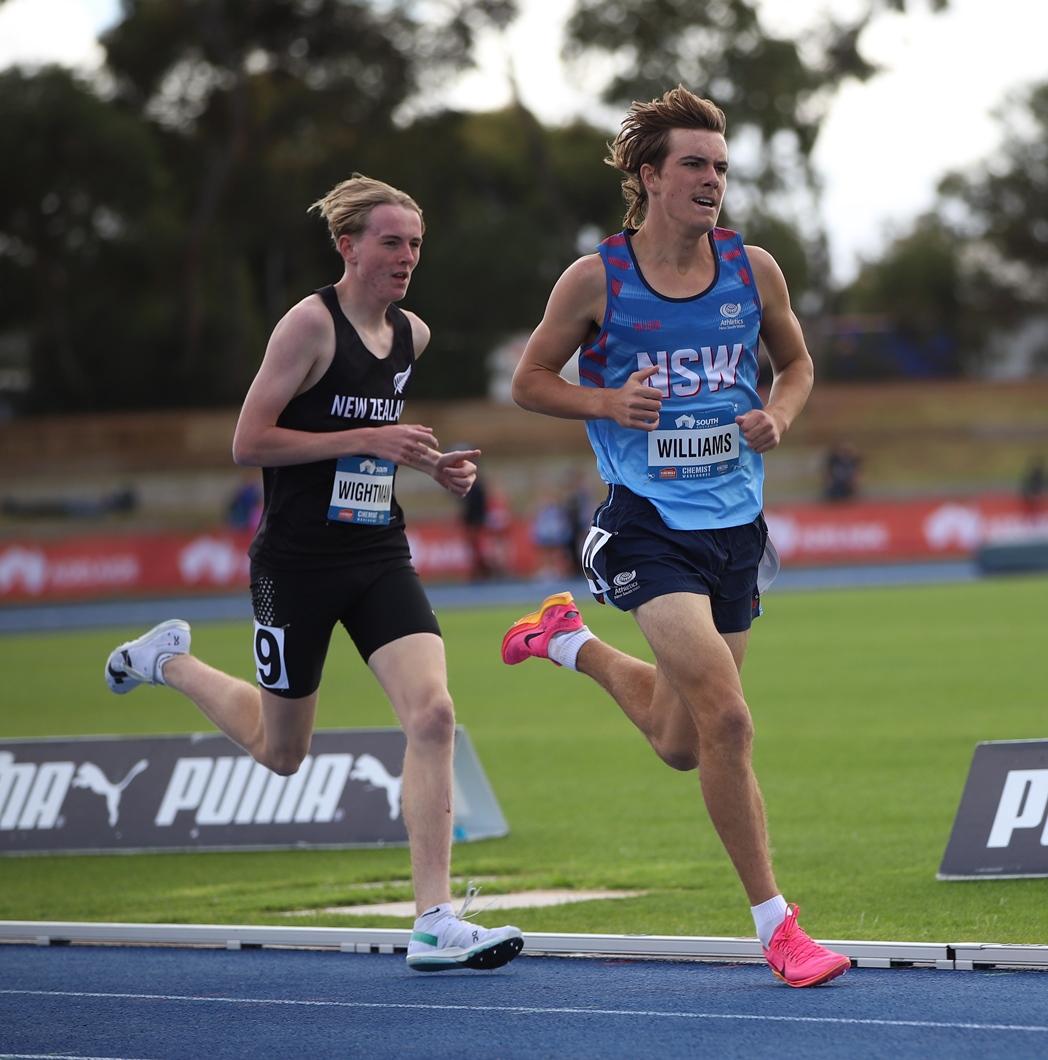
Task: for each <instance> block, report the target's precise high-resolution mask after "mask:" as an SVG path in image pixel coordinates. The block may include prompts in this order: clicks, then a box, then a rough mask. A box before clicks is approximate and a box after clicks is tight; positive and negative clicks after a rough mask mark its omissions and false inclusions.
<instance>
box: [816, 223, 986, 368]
mask: <svg viewBox="0 0 1048 1060" xmlns="http://www.w3.org/2000/svg"><path fill="white" fill-rule="evenodd" d="M968 290H969V283H968V281H967V277H966V275H965V271H964V268H963V244H962V241H961V240H959V239H958V238H957V236H956V235H955V233H953V232H951V231H950V230H949V229H948V228H947V227H945V226H944V225H943V223H942V221H941V220H940V219H939V218H938V217H936V216H935V215H934V214H928V215H925V216H924V217H922V218H920V219H919V220H918V222H917V224H916V225H915V227H914V230H913V231H912V232H910V233H909V234H907V235H905V236H902V237H900V238H898V239H896V240H895V241H894V242H893V243H892V245H891V246H890V247H889V248H888V250H887V251H886V252H885V254H884V255H883V256H882V257H880V258H878V259H877V260H876V261H872V262H866V263H864V264H863V266H862V268H861V269H860V271H859V275H858V277H857V278H856V279H855V280H854V282H853V283H851V284H850V285H849V286H848V287H847V288H845V290H843V291H842V292H840V294H839V296H838V298H837V299H836V304H837V309H838V311H839V313H841V314H842V315H843V317H844V322H843V323H844V326H841V327H838V328H837V329H836V331H837V333H838V338H839V339H840V338H841V337H842V336H843V337H844V339H845V340H846V342H847V344H846V345H843V346H842V347H841V349H843V350H844V351H846V352H847V354H848V356H846V357H844V358H843V359H841V358H840V357H835V356H834V355H835V353H840V352H841V349H838V350H836V351H835V350H834V349H833V348H832V347H831V348H830V350H829V351H828V353H827V358H828V360H827V363H825V364H824V366H823V367H824V374H825V375H826V376H827V377H829V378H853V379H858V378H871V377H880V376H898V375H931V376H953V375H957V374H958V373H959V372H960V371H961V370H962V368H963V367H964V366H966V365H969V366H970V365H971V364H973V363H974V362H975V361H976V360H977V359H978V356H979V351H980V350H981V348H982V339H983V335H984V331H983V327H982V324H981V321H980V320H979V316H978V313H977V312H974V311H973V310H972V309H971V308H970V302H969V300H968V297H967V293H968ZM838 323H839V324H840V323H841V321H840V320H838ZM861 349H865V350H866V353H867V356H866V357H865V358H863V357H862V356H861V355H860V352H859V351H860V350H861Z"/></svg>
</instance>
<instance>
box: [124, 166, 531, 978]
mask: <svg viewBox="0 0 1048 1060" xmlns="http://www.w3.org/2000/svg"><path fill="white" fill-rule="evenodd" d="M312 209H315V210H317V211H318V212H319V213H320V214H321V215H322V216H323V217H324V219H325V220H326V221H327V223H328V228H329V231H330V233H331V238H332V241H333V242H334V244H335V248H336V250H337V251H338V253H339V255H340V256H341V258H342V261H343V264H344V271H343V275H342V278H341V279H340V280H339V281H338V282H337V283H335V284H333V285H332V286H329V287H324V288H322V289H321V290H319V291H315V292H314V293H313V294H311V295H309V296H308V297H306V298H304V299H303V300H302V301H301V302H299V303H298V304H297V305H295V306H293V307H292V308H291V310H290V311H289V312H288V313H287V314H286V315H285V316H284V317H283V319H281V320H280V321H279V322H278V323H277V326H276V328H275V329H274V331H273V335H272V337H271V338H270V341H269V345H268V347H267V349H266V354H265V357H264V358H263V361H262V365H261V367H260V368H259V370H258V374H257V375H256V376H255V379H254V382H253V383H252V384H251V387H250V389H249V390H248V394H247V398H246V399H245V401H244V406H243V409H242V410H241V412H240V419H239V421H238V422H237V427H236V434H235V436H234V439H233V457H234V460H235V461H236V463H238V464H241V465H248V466H255V467H261V468H262V469H263V472H262V474H263V483H264V490H265V508H264V511H263V514H262V520H261V523H260V524H259V528H258V531H257V533H256V535H255V538H254V540H253V542H252V544H251V548H250V556H251V595H252V601H253V604H254V612H255V637H254V643H255V662H256V665H257V684H258V687H255V686H253V685H249V684H247V683H246V682H244V681H241V680H238V679H236V678H233V677H230V676H229V675H228V674H224V673H221V672H220V671H218V670H215V669H213V668H212V667H210V666H207V665H206V664H205V663H203V662H201V661H200V660H199V659H197V658H195V657H194V656H192V655H190V654H189V647H190V629H189V626H188V625H187V624H186V623H185V622H183V621H182V620H180V619H171V620H169V621H167V622H163V623H161V624H160V625H159V626H156V627H155V628H154V629H152V630H150V631H149V632H147V633H145V634H144V635H143V636H141V637H139V638H137V639H136V640H132V641H128V642H127V643H125V644H121V645H120V646H119V647H117V648H116V649H114V651H113V652H112V653H111V654H110V656H109V659H108V661H107V664H106V682H107V683H108V685H109V687H110V688H111V689H112V691H114V692H116V693H118V694H123V693H126V692H129V691H131V689H133V688H136V687H137V686H138V685H140V684H153V685H157V684H163V685H168V686H170V687H171V688H174V689H177V690H178V691H179V692H182V693H184V694H185V695H187V696H188V697H189V698H190V699H191V700H192V701H193V702H194V703H195V704H196V705H197V706H198V707H199V708H200V709H201V710H202V711H203V712H204V714H205V715H207V717H208V718H210V719H211V721H212V722H214V724H215V725H217V726H218V728H220V729H221V730H222V731H223V732H224V733H225V734H226V735H227V736H228V737H229V738H230V739H231V740H233V741H235V742H236V743H237V744H239V746H241V747H242V748H244V750H245V751H247V752H248V753H249V754H250V755H251V756H252V757H253V758H254V759H255V760H256V761H258V762H261V763H262V764H263V765H265V766H268V767H269V768H270V769H271V770H273V771H274V772H276V773H280V774H283V775H288V774H291V773H294V772H296V771H297V769H298V768H299V766H300V765H301V763H302V760H303V759H304V757H305V756H306V753H307V752H308V751H309V745H310V739H311V737H312V734H313V723H314V719H315V716H316V707H317V696H318V690H319V686H320V677H321V671H322V670H323V666H324V659H325V656H326V654H327V649H328V642H329V639H330V636H331V632H332V630H333V629H334V627H335V625H336V623H339V622H341V623H342V625H343V626H345V628H346V631H347V632H348V633H349V635H350V637H352V639H353V642H354V643H355V645H356V647H357V650H358V651H359V652H360V654H361V656H362V657H363V659H364V660H365V662H366V663H367V665H368V667H369V668H370V669H371V672H372V673H373V674H374V675H375V677H376V678H377V679H378V682H379V684H380V685H381V686H382V689H383V691H384V692H385V693H386V695H387V696H388V697H389V701H390V703H391V704H392V705H393V710H394V711H395V712H396V715H397V718H398V719H399V721H400V723H401V725H402V726H403V728H404V732H405V735H406V737H407V751H406V754H405V758H404V772H403V786H402V792H401V805H402V809H403V813H404V823H405V825H406V827H407V831H408V837H409V840H410V843H411V866H412V874H413V878H414V885H415V903H416V911H417V913H418V914H419V915H418V919H417V920H416V922H415V930H414V931H413V932H412V936H411V941H410V943H409V945H408V954H407V962H408V964H409V965H410V966H411V967H412V968H415V969H417V970H419V971H440V970H442V969H445V968H461V967H468V968H497V967H499V966H500V965H503V964H505V963H506V962H507V961H510V960H512V959H513V958H514V957H515V956H516V955H517V954H518V953H519V952H520V950H521V948H522V947H523V939H522V937H521V933H520V931H519V930H518V929H517V928H515V927H503V928H496V929H490V930H489V929H486V928H483V927H480V926H479V925H476V924H472V923H468V922H466V921H463V920H462V919H460V918H459V917H458V916H456V915H455V913H454V911H453V910H452V906H451V892H450V880H449V872H450V858H451V839H452V819H453V818H452V812H451V811H452V795H453V788H454V777H453V769H452V754H453V751H454V738H455V714H454V708H453V705H452V702H451V697H450V695H449V693H448V688H447V669H446V666H445V662H444V642H443V640H442V639H441V636H440V628H439V626H438V625H437V620H436V617H435V616H434V614H433V610H432V608H431V607H430V605H429V601H428V600H427V599H426V594H425V591H424V589H423V588H422V585H421V583H420V581H419V578H418V575H417V574H416V572H415V569H414V567H413V566H412V563H411V553H410V551H409V549H408V542H407V537H406V535H405V532H404V514H403V512H402V510H401V508H400V505H399V504H398V503H397V500H396V496H395V495H394V492H393V482H394V477H395V474H396V469H397V466H398V465H406V466H408V467H413V468H415V469H417V470H419V471H423V472H426V473H427V474H429V475H431V476H432V477H433V479H434V480H435V481H436V482H438V483H439V484H440V485H441V486H443V487H444V488H445V489H447V490H448V491H449V492H451V493H452V494H454V495H455V496H456V497H464V496H465V495H466V494H467V493H468V492H469V490H470V488H471V487H472V485H473V483H474V481H475V479H476V473H477V468H476V464H474V463H473V461H474V459H475V458H476V457H477V456H478V455H479V450H474V449H471V450H456V451H453V452H449V453H441V452H440V451H439V449H438V443H437V439H436V437H435V436H434V434H433V432H432V430H430V428H428V427H423V426H421V425H419V424H401V423H399V422H398V421H399V419H400V414H401V411H402V409H403V405H404V395H405V393H406V390H407V386H408V382H409V379H410V377H411V374H412V372H413V370H414V365H415V362H416V361H417V360H418V358H419V356H420V355H421V354H422V351H423V350H424V349H425V348H426V344H427V343H428V342H429V337H430V333H429V328H428V327H427V326H426V325H425V324H424V323H423V322H422V320H420V319H419V318H418V317H417V316H416V315H415V314H414V313H410V312H407V311H404V310H401V309H398V308H397V307H396V306H395V305H393V303H394V302H398V301H400V299H402V298H403V297H404V296H405V295H406V294H407V290H408V283H409V282H410V280H411V274H412V272H413V271H414V269H415V266H416V265H417V264H418V260H419V251H420V248H421V246H422V233H423V230H424V226H423V223H422V212H421V210H420V209H419V208H418V206H417V205H416V204H415V202H414V201H413V200H412V199H411V198H410V197H409V196H408V195H406V194H405V193H404V192H401V191H398V190H397V189H395V188H391V187H390V186H389V185H388V184H383V183H382V182H381V181H377V180H372V179H371V178H368V177H362V176H360V175H355V176H354V177H353V178H352V179H350V180H347V181H343V182H342V183H341V184H339V185H338V186H337V187H335V188H334V189H333V190H332V191H331V192H330V193H329V194H328V195H327V196H325V197H324V198H323V199H321V200H319V201H318V202H316V203H314V204H313V207H312ZM467 905H468V901H467ZM462 911H463V912H464V911H465V906H463V910H462Z"/></svg>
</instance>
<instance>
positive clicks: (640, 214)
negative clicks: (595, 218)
mask: <svg viewBox="0 0 1048 1060" xmlns="http://www.w3.org/2000/svg"><path fill="white" fill-rule="evenodd" d="M726 127H727V122H726V120H725V118H724V111H722V110H721V109H720V107H718V106H717V105H716V104H715V103H713V102H711V101H710V100H708V99H703V98H702V97H701V96H697V95H695V93H694V92H689V91H688V90H687V89H686V88H685V87H684V86H683V85H678V86H677V87H676V88H672V89H670V91H669V92H666V93H664V94H663V97H662V99H653V100H652V101H651V102H650V103H634V104H633V106H631V107H630V109H629V112H628V113H627V115H626V117H625V118H623V119H622V128H621V129H620V130H619V135H618V136H616V137H615V139H614V140H613V141H612V142H611V143H610V144H608V149H609V152H610V153H609V154H608V157H607V158H605V159H604V161H605V162H606V163H607V164H608V165H609V166H612V167H613V168H615V169H617V170H619V171H620V172H621V173H624V174H625V177H624V178H623V181H622V198H623V199H624V200H625V202H626V216H625V218H624V220H623V226H624V227H625V228H637V227H639V226H640V223H641V222H642V221H643V220H644V214H645V212H646V210H647V207H648V193H647V191H645V189H644V182H643V181H642V180H641V178H640V170H641V166H644V165H651V166H654V167H655V168H656V169H658V168H659V166H661V165H662V163H663V162H664V161H665V160H666V155H667V154H668V153H669V140H670V133H671V132H672V131H673V130H674V129H705V130H707V131H709V132H715V133H720V134H721V135H722V136H723V135H724V130H725V128H726Z"/></svg>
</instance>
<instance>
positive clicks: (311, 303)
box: [233, 295, 437, 467]
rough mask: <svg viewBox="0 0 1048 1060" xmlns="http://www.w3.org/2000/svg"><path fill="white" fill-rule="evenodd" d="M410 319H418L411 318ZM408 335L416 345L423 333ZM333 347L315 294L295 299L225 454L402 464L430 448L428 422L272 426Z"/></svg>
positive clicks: (277, 460)
mask: <svg viewBox="0 0 1048 1060" xmlns="http://www.w3.org/2000/svg"><path fill="white" fill-rule="evenodd" d="M415 320H418V318H417V317H416V318H415ZM418 324H419V325H421V330H420V331H417V332H416V328H415V324H414V322H413V324H412V334H413V337H414V338H415V342H416V349H418V344H419V342H420V340H421V344H422V346H423V348H424V347H425V343H426V342H427V341H428V339H429V329H428V328H426V326H425V324H422V322H421V321H418ZM334 349H335V328H334V324H333V323H332V320H331V315H330V314H329V313H328V311H327V309H326V308H325V306H324V304H323V303H322V302H321V301H320V299H319V298H317V297H316V296H312V295H311V296H310V297H309V298H305V299H303V300H302V301H301V302H299V303H298V304H297V305H295V306H293V307H292V308H291V309H290V310H289V311H288V312H287V313H286V314H285V315H284V317H283V318H282V319H281V320H280V322H279V323H278V324H277V326H276V327H275V328H274V330H273V334H272V336H271V338H270V340H269V345H268V346H267V347H266V354H265V357H264V358H263V359H262V365H261V367H260V368H259V370H258V374H257V375H256V376H255V379H254V381H253V382H252V384H251V386H250V388H249V389H248V392H247V397H246V398H245V399H244V405H243V408H242V409H241V410H240V418H239V419H238V420H237V427H236V432H235V433H234V435H233V460H234V462H235V463H237V464H238V465H241V466H248V467H284V466H286V465H288V464H307V463H312V462H314V461H317V460H329V459H332V458H334V457H339V456H350V455H353V454H360V455H363V454H368V455H371V456H379V457H382V458H383V459H385V460H392V461H393V462H394V463H397V464H402V463H406V464H410V463H411V461H412V460H415V459H421V458H422V457H423V456H424V455H425V454H426V452H427V451H428V450H431V449H435V448H436V447H437V439H436V436H435V435H434V434H433V431H432V430H431V429H430V428H429V427H423V426H421V425H420V424H390V425H388V426H384V427H360V428H356V429H354V430H348V431H330V432H312V431H296V430H290V429H288V428H286V427H278V426H277V425H276V424H277V419H278V417H279V416H280V414H281V412H283V411H284V409H285V407H286V406H287V403H288V402H289V401H290V400H291V399H292V398H293V397H296V396H297V395H298V394H301V393H304V392H305V391H306V390H308V389H309V388H310V387H311V386H313V385H314V383H316V382H317V381H318V380H319V379H320V378H321V377H322V376H323V375H324V373H325V372H326V371H327V369H328V367H329V365H330V364H331V358H332V357H333V355H334Z"/></svg>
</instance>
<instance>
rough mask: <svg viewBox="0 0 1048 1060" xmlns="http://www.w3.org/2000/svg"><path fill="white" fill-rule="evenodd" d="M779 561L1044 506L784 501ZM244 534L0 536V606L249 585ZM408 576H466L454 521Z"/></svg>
mask: <svg viewBox="0 0 1048 1060" xmlns="http://www.w3.org/2000/svg"><path fill="white" fill-rule="evenodd" d="M766 515H767V519H768V526H769V529H770V531H771V535H772V538H773V539H774V541H775V544H776V546H777V547H778V550H779V554H780V555H781V557H782V559H783V563H784V564H785V565H786V566H798V567H801V566H808V565H813V564H820V563H822V564H827V563H873V562H878V561H882V560H883V561H904V560H922V559H923V560H927V559H957V558H962V557H967V556H972V555H974V553H975V551H976V550H977V549H978V548H979V547H980V546H981V545H983V544H986V543H990V542H992V543H997V542H1001V541H1009V540H1021V539H1025V538H1030V537H1034V536H1042V537H1048V510H1041V511H1039V512H1036V511H1030V510H1028V509H1024V508H1023V506H1022V505H1021V503H1020V502H1019V500H1018V499H1016V498H1012V497H1009V496H1007V495H996V494H993V495H980V496H976V497H966V498H964V499H959V500H958V499H938V500H928V499H922V500H906V501H883V502H873V501H870V502H849V503H843V504H784V505H777V506H775V507H774V508H771V509H769V510H768V511H767V512H766ZM250 538H251V534H250V532H246V531H244V532H236V531H231V530H225V529H216V530H212V531H207V532H203V533H197V534H186V533H157V534H147V533H141V534H98V535H88V536H83V537H70V538H64V539H55V540H51V539H47V540H27V539H14V540H7V541H4V542H0V603H25V602H29V601H34V600H49V599H50V600H59V599H84V598H91V597H103V596H115V595H147V594H151V593H152V594H156V595H166V594H171V593H192V592H220V591H228V590H231V589H239V588H245V589H246V587H247V585H248V561H247V555H246V550H247V545H248V542H249V541H250ZM408 538H409V540H410V543H411V551H412V556H413V557H414V561H415V565H416V567H417V569H418V571H419V574H420V575H421V576H422V577H423V579H426V580H429V581H457V580H462V579H465V578H467V577H468V576H469V571H470V567H471V563H470V560H471V556H470V549H469V544H468V542H467V540H466V538H465V536H464V534H463V532H462V529H461V528H460V526H459V525H458V524H457V523H454V522H429V523H415V524H412V525H411V526H410V528H409V531H408ZM484 547H485V548H486V550H487V553H488V559H489V562H490V563H491V565H492V566H493V567H494V568H495V569H496V570H499V571H501V572H502V573H504V574H506V575H509V576H512V577H527V576H529V575H530V574H531V573H532V572H533V570H534V564H535V556H534V549H533V547H532V544H531V540H530V527H529V524H528V522H527V520H524V519H517V520H514V521H513V522H512V523H511V525H510V526H509V527H508V528H507V530H506V531H505V532H504V533H501V534H498V535H489V536H488V538H487V539H486V541H485V542H484Z"/></svg>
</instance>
